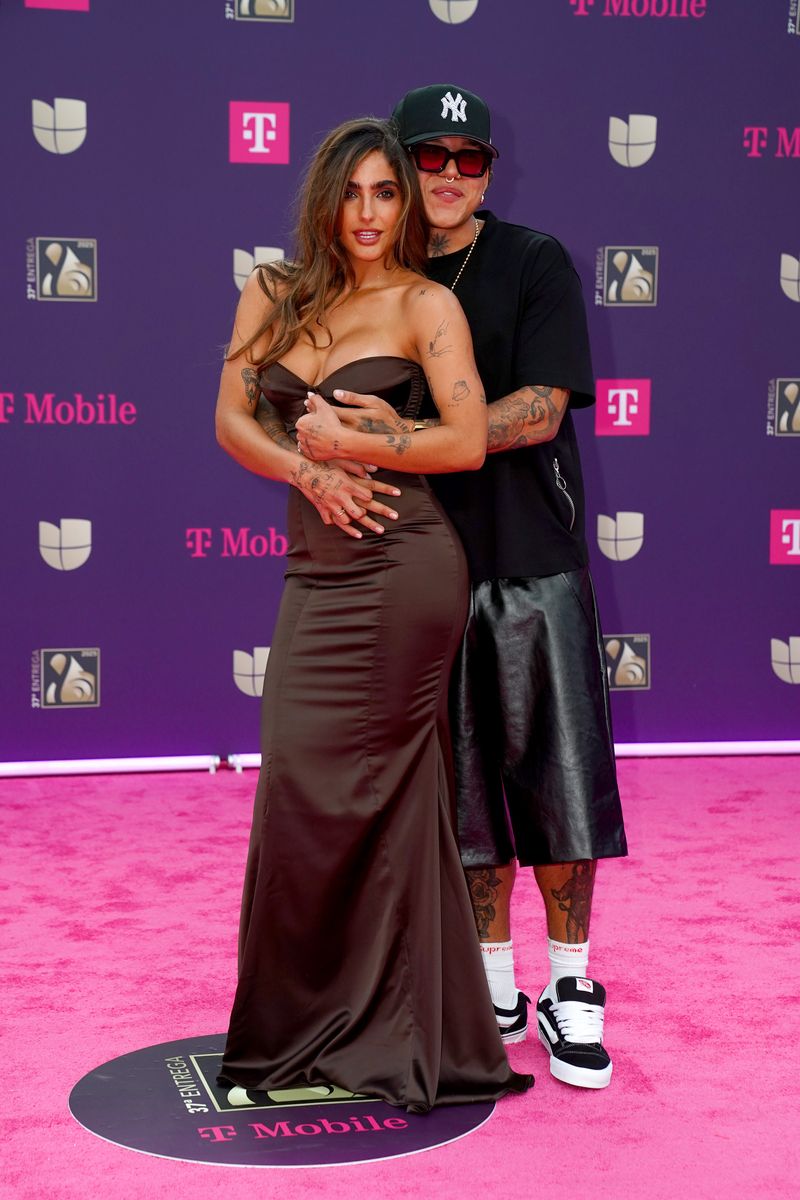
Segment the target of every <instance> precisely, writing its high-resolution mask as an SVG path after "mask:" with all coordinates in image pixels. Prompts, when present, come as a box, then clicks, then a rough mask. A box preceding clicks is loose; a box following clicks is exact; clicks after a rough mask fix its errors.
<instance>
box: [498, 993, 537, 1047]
mask: <svg viewBox="0 0 800 1200" xmlns="http://www.w3.org/2000/svg"><path fill="white" fill-rule="evenodd" d="M530 1002H531V998H530V996H526V995H525V993H524V992H517V1003H516V1007H515V1008H498V1007H497V1005H496V1004H495V1006H494V1015H495V1017H496V1018H497V1027H498V1029H499V1030H500V1037H501V1038H502V1039H503V1041H504V1042H505V1043H506V1045H507V1046H508V1045H512V1044H514V1043H516V1042H524V1041H525V1038H526V1037H527V1036H528V1005H529V1004H530Z"/></svg>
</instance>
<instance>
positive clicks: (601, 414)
mask: <svg viewBox="0 0 800 1200" xmlns="http://www.w3.org/2000/svg"><path fill="white" fill-rule="evenodd" d="M649 432H650V380H649V379H598V380H597V410H596V414H595V433H596V434H598V435H599V436H601V437H603V436H605V437H609V436H612V437H613V436H616V437H624V436H628V437H632V436H635V437H641V436H643V435H645V434H648V433H649Z"/></svg>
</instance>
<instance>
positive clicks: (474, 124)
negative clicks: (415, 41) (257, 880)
mask: <svg viewBox="0 0 800 1200" xmlns="http://www.w3.org/2000/svg"><path fill="white" fill-rule="evenodd" d="M393 116H394V120H395V122H396V124H397V126H398V129H399V132H400V137H401V140H402V141H403V143H404V145H405V146H406V147H407V148H408V150H409V153H410V154H411V156H412V158H413V160H414V162H415V164H416V167H417V172H418V176H419V181H420V185H421V188H422V193H423V199H424V202H425V209H426V214H427V217H428V220H429V221H430V224H431V226H432V230H431V240H430V245H429V253H430V256H431V257H430V264H429V271H428V274H429V275H430V277H431V279H435V280H437V281H438V282H440V283H442V284H444V285H445V286H449V287H451V288H453V290H454V292H455V295H456V296H457V297H458V299H459V300H460V302H461V304H462V306H463V308H464V311H465V313H466V315H467V320H468V321H469V325H470V328H471V330H472V337H473V341H474V346H475V357H476V360H477V364H478V369H479V372H480V375H481V378H482V380H483V383H484V386H485V388H486V392H487V401H488V407H489V454H488V456H487V459H486V463H485V465H484V466H483V467H482V468H481V470H480V471H478V472H471V473H465V474H458V475H439V476H431V477H430V483H431V486H432V487H433V489H434V491H435V493H436V495H437V496H438V498H439V500H440V502H441V504H442V505H443V507H444V508H445V510H446V512H447V513H448V515H449V516H450V518H451V520H452V521H453V523H454V525H455V526H456V528H457V530H458V532H459V534H460V536H461V539H462V541H463V543H464V548H465V551H466V555H467V560H468V562H469V567H470V575H471V581H472V602H471V606H470V615H469V619H468V624H467V629H466V632H465V636H464V641H463V644H462V650H461V654H460V656H459V659H458V660H457V662H456V666H455V670H454V678H453V685H452V694H451V728H452V736H453V749H454V757H455V768H456V781H457V800H458V811H459V835H460V839H461V847H462V857H463V861H464V865H465V868H466V870H467V877H468V880H469V884H470V890H471V895H472V901H473V909H474V911H475V918H476V922H477V925H478V933H479V936H480V939H481V946H482V950H483V952H484V964H485V966H486V971H487V976H488V979H489V986H490V990H491V992H492V999H493V1002H494V1005H495V1009H496V1012H497V1018H498V1024H499V1025H500V1029H501V1033H502V1035H503V1039H504V1040H505V1041H507V1042H518V1041H522V1040H523V1039H524V1038H525V1035H526V1032H527V1006H528V1003H529V999H528V997H527V996H525V995H524V994H523V993H522V992H520V991H519V990H518V989H517V987H516V983H515V980H514V967H513V947H512V943H511V933H510V925H509V900H510V896H511V891H512V888H513V884H514V875H515V870H516V865H515V860H517V861H518V862H519V863H520V865H530V866H533V869H534V873H535V876H536V881H537V883H538V886H539V889H540V891H541V894H542V898H543V900H544V905H545V910H546V915H547V926H548V935H549V942H548V958H549V965H550V982H549V983H548V985H547V986H546V987H545V988H544V990H543V991H542V993H541V996H540V998H539V1001H538V1004H537V1019H538V1026H539V1037H540V1039H541V1041H542V1042H543V1044H544V1046H545V1047H546V1048H547V1049H548V1051H549V1053H550V1070H551V1073H552V1074H553V1075H554V1076H555V1077H556V1078H557V1079H560V1080H562V1081H563V1082H565V1083H571V1084H574V1085H576V1086H579V1087H594V1088H598V1087H605V1086H606V1085H607V1084H608V1083H609V1082H610V1079H611V1061H610V1058H609V1056H608V1053H607V1051H606V1050H605V1049H604V1047H603V1045H602V1040H603V1015H604V1006H605V990H604V988H603V987H602V985H601V984H599V983H598V982H597V981H595V980H593V979H591V978H589V977H588V976H587V968H588V950H589V936H588V935H589V917H590V912H591V902H592V891H593V885H594V877H595V868H596V864H597V859H599V858H608V857H615V856H622V855H625V854H626V853H627V847H626V842H625V832H624V828H623V822H622V812H621V808H620V801H619V793H618V791H617V784H616V772H615V765H614V752H613V743H612V737H611V726H610V714H609V703H608V690H607V682H606V676H605V668H604V656H603V649H602V641H601V637H600V630H599V625H598V621H597V613H596V608H595V602H594V594H593V590H592V584H591V579H590V576H589V572H588V568H587V562H588V553H587V547H586V540H585V536H584V497H583V480H582V474H581V466H580V460H579V456H578V447H577V443H576V439H575V431H574V428H573V423H572V415H571V409H572V408H580V407H584V406H587V405H590V404H592V403H593V402H594V394H593V389H594V385H593V378H592V369H591V362H590V356H589V344H588V337H587V330H586V317H585V312H584V306H583V297H582V294H581V285H580V280H579V278H578V275H577V273H576V272H575V269H574V267H573V265H572V262H571V260H570V257H569V255H568V253H567V252H566V250H565V249H564V247H563V246H561V245H560V244H559V243H558V242H557V241H556V240H555V239H554V238H552V237H549V236H548V235H547V234H543V233H537V232H535V231H534V230H531V229H527V228H525V227H523V226H520V225H511V224H508V223H506V222H504V221H499V220H498V219H497V218H496V217H494V216H493V215H492V214H491V213H490V212H487V211H486V210H484V209H482V208H481V205H482V204H483V200H484V192H485V190H486V188H487V187H488V185H489V182H490V179H491V173H492V166H493V163H494V161H495V159H496V158H497V157H498V151H497V150H496V148H495V147H494V146H493V144H492V141H491V133H490V116H489V110H488V108H487V106H486V104H485V103H484V102H483V100H481V99H480V97H478V96H476V95H474V94H473V93H472V92H469V91H467V90H466V89H464V88H459V87H456V86H454V85H453V84H437V85H432V86H430V87H424V88H418V89H416V90H414V91H412V92H409V93H408V94H407V95H406V96H404V97H403V99H402V100H401V101H400V103H399V104H398V105H397V108H396V109H395V111H394V114H393ZM440 349H441V347H439V348H438V349H437V351H436V352H439V351H440ZM346 397H347V394H345V398H346ZM351 399H352V397H351ZM357 403H358V404H359V407H358V408H357V409H354V410H353V412H352V414H349V415H347V416H344V415H342V420H344V421H346V423H348V424H351V425H353V426H355V427H359V426H360V427H361V428H363V429H366V430H374V429H375V428H376V427H377V426H376V423H377V422H383V423H386V422H389V423H391V422H393V421H397V420H398V418H397V417H396V414H395V413H394V412H393V410H391V409H389V408H388V406H385V405H383V403H382V402H381V401H380V400H377V399H375V400H374V402H369V404H367V406H366V407H365V402H364V399H363V398H361V399H360V400H358V402H357ZM340 415H341V413H340ZM419 425H420V423H418V424H417V427H418V428H419Z"/></svg>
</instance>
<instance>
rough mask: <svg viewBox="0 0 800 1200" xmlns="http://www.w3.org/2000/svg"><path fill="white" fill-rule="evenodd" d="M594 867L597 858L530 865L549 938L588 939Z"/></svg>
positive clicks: (572, 941) (595, 867)
mask: <svg viewBox="0 0 800 1200" xmlns="http://www.w3.org/2000/svg"><path fill="white" fill-rule="evenodd" d="M596 870H597V861H596V859H581V860H580V861H579V862H572V863H553V864H551V865H549V866H544V867H534V868H533V873H534V875H535V876H536V882H537V884H538V885H539V891H540V892H541V893H542V899H543V900H544V905H545V909H546V911H547V932H548V933H549V935H550V937H551V938H554V939H555V940H556V941H558V942H567V943H575V942H586V941H588V939H589V918H590V917H591V913H592V893H593V891H594V877H595V871H596Z"/></svg>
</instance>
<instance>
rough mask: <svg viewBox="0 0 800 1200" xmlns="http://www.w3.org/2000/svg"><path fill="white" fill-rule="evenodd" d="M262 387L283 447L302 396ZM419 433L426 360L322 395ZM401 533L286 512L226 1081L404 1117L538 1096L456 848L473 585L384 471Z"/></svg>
mask: <svg viewBox="0 0 800 1200" xmlns="http://www.w3.org/2000/svg"><path fill="white" fill-rule="evenodd" d="M261 383H262V387H263V389H264V393H265V395H266V396H267V398H268V399H269V400H270V402H271V403H272V404H273V405H274V406H275V407H276V408H277V410H278V411H279V412H280V414H281V415H282V416H283V418H284V420H285V421H286V423H287V426H288V427H289V428H290V429H292V428H293V426H294V422H295V421H296V420H297V419H298V418H299V417H300V416H301V415H302V413H303V412H304V409H303V401H304V400H305V397H306V393H307V391H308V386H307V385H306V383H304V382H303V380H301V379H299V378H298V377H297V376H296V375H294V374H293V373H292V372H291V371H289V370H288V369H287V368H286V367H283V366H282V365H281V364H278V363H276V364H274V365H273V366H271V367H270V368H268V370H267V371H266V372H264V374H263V375H262V380H261ZM334 387H347V388H349V389H351V390H353V391H358V392H366V393H372V394H377V395H380V396H382V397H383V398H384V399H386V400H388V401H389V402H390V403H391V404H393V406H394V407H395V408H397V410H398V411H400V412H403V413H404V414H405V415H414V413H415V412H416V411H417V408H418V405H419V402H420V398H421V395H422V389H423V378H422V374H421V371H420V368H419V367H418V366H417V364H416V363H413V362H410V361H408V360H406V359H402V358H393V357H386V356H381V357H374V358H367V359H360V360H357V361H355V362H352V363H350V364H348V365H347V366H343V367H340V368H339V369H338V370H337V371H336V372H334V373H333V374H332V375H330V376H328V378H327V379H325V380H323V382H322V383H321V384H320V385H319V386H318V387H317V389H316V390H317V391H319V392H320V393H321V394H322V395H324V396H325V397H326V399H329V400H330V399H332V391H333V388H334ZM382 478H384V479H386V480H390V481H392V482H396V484H397V486H398V487H401V488H402V496H401V497H399V499H393V500H392V501H391V503H392V504H393V506H394V507H395V508H396V509H397V510H398V513H399V517H398V520H397V521H396V522H391V523H390V522H388V521H387V522H386V524H387V526H388V528H387V530H386V532H385V534H383V535H382V536H380V535H374V534H371V533H368V532H365V533H364V537H363V538H362V539H361V540H360V541H359V540H356V539H355V538H349V537H347V536H346V535H345V534H343V533H342V532H341V531H340V530H339V529H337V528H334V527H332V526H326V525H323V523H322V521H321V520H320V518H319V515H318V514H317V512H316V510H315V509H314V508H313V506H312V505H310V504H309V503H308V502H307V501H306V500H305V499H304V498H303V497H302V496H301V495H300V493H299V492H298V491H297V490H296V489H294V488H293V489H291V491H290V496H289V533H290V549H289V557H288V570H287V573H286V587H285V591H284V594H283V599H282V602H281V608H280V614H279V617H278V622H277V626H276V629H275V633H274V637H273V642H272V649H271V651H270V656H269V662H268V667H267V674H266V679H265V683H264V700H263V710H262V713H263V716H262V754H263V761H262V767H261V774H260V777H259V782H258V788H257V793H256V802H255V813H254V819H253V829H252V834H251V841H250V852H249V857H248V863H247V872H246V878H245V886H244V899H243V904H242V919H241V931H240V963H239V983H238V987H237V991H236V998H235V1001H234V1005H233V1013H232V1016H231V1022H230V1030H229V1033H228V1040H227V1045H226V1049H225V1055H224V1058H223V1063H222V1072H221V1075H220V1080H221V1082H223V1083H234V1084H239V1085H241V1086H242V1087H245V1088H249V1089H255V1090H270V1089H275V1088H287V1087H293V1086H298V1085H305V1086H315V1085H317V1086H319V1085H321V1084H325V1083H330V1084H335V1085H337V1086H338V1087H341V1088H344V1089H346V1090H348V1091H350V1092H359V1093H365V1094H367V1095H371V1096H376V1097H379V1098H380V1099H383V1100H386V1101H387V1102H388V1103H389V1104H394V1105H399V1106H402V1107H405V1108H407V1109H409V1110H410V1111H412V1112H425V1111H427V1110H428V1109H429V1108H430V1107H431V1106H432V1105H435V1104H457V1103H464V1102H468V1101H473V1100H491V1099H496V1098H498V1097H499V1096H502V1095H503V1094H504V1093H506V1092H508V1091H510V1090H514V1091H522V1090H524V1089H525V1088H526V1087H528V1086H530V1083H531V1082H532V1080H531V1077H530V1076H521V1075H516V1074H514V1073H513V1072H512V1071H511V1069H510V1067H509V1065H508V1062H507V1059H506V1055H505V1051H504V1048H503V1045H502V1042H501V1040H500V1037H499V1034H498V1031H497V1025H496V1022H495V1018H494V1012H493V1009H492V1006H491V1002H490V999H489V992H488V988H487V984H486V978H485V975H484V971H483V966H482V963H481V956H480V950H479V946H478V940H477V935H476V932H475V923H474V919H473V916H472V910H471V907H470V901H469V894H468V891H467V886H466V882H465V879H464V874H463V870H462V867H461V861H460V858H459V853H458V847H457V844H456V838H455V834H454V832H453V831H454V828H455V820H454V815H453V811H452V805H451V800H452V789H451V772H450V762H449V743H448V736H447V727H446V716H447V683H448V677H449V674H450V667H451V663H452V660H453V656H454V654H455V651H456V647H457V646H458V643H459V640H460V637H461V633H462V630H463V627H464V622H465V617H466V608H467V597H468V583H467V573H466V567H465V561H464V557H463V553H462V550H461V546H460V544H459V542H458V539H457V537H456V534H455V532H454V531H453V529H452V527H451V525H450V524H449V522H448V520H447V518H446V517H445V516H444V513H443V511H442V509H441V508H440V506H439V504H438V502H437V501H436V500H435V499H434V497H433V495H432V493H431V491H430V488H429V486H428V484H427V482H426V481H425V479H424V478H423V477H422V476H420V475H409V474H401V473H393V472H390V471H384V472H382Z"/></svg>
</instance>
